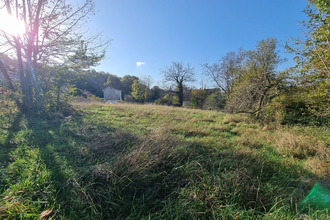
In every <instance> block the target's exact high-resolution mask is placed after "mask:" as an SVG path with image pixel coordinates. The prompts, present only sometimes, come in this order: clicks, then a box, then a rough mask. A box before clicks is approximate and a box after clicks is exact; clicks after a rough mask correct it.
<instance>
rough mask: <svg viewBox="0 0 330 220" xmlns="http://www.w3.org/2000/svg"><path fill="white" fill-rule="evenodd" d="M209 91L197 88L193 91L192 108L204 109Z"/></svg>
mask: <svg viewBox="0 0 330 220" xmlns="http://www.w3.org/2000/svg"><path fill="white" fill-rule="evenodd" d="M207 96H208V93H207V91H206V90H205V89H196V90H192V91H191V95H190V106H191V107H192V108H199V109H203V106H204V103H205V101H206V98H207Z"/></svg>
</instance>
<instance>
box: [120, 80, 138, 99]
mask: <svg viewBox="0 0 330 220" xmlns="http://www.w3.org/2000/svg"><path fill="white" fill-rule="evenodd" d="M135 80H136V81H139V78H138V77H136V76H131V75H125V76H123V77H122V78H121V79H120V82H121V85H122V90H123V93H124V96H125V95H129V94H131V92H132V85H133V83H134V81H135Z"/></svg>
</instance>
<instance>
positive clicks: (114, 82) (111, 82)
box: [104, 74, 123, 90]
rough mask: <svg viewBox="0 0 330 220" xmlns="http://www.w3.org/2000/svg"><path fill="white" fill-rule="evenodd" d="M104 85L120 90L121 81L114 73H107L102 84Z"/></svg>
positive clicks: (121, 86) (121, 87)
mask: <svg viewBox="0 0 330 220" xmlns="http://www.w3.org/2000/svg"><path fill="white" fill-rule="evenodd" d="M104 85H105V86H110V87H112V88H114V89H118V90H122V89H123V85H122V83H121V79H120V77H118V76H116V75H114V74H109V76H108V79H107V82H106V83H105V84H104Z"/></svg>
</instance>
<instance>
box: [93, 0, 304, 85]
mask: <svg viewBox="0 0 330 220" xmlns="http://www.w3.org/2000/svg"><path fill="white" fill-rule="evenodd" d="M95 2H96V10H95V12H96V14H95V15H94V16H92V17H91V18H90V22H89V31H91V32H94V33H97V32H102V35H103V38H105V39H111V40H112V42H111V45H110V47H109V48H108V51H107V56H106V58H105V60H103V61H102V63H101V65H99V66H98V67H96V68H95V69H96V70H100V71H101V70H102V71H105V72H109V73H112V74H115V75H117V76H124V75H127V74H129V75H136V76H141V75H151V76H152V77H153V79H154V83H155V84H157V83H158V82H159V81H160V80H161V79H162V77H161V70H162V69H164V68H165V67H166V66H169V65H171V63H172V62H173V61H180V62H183V63H189V64H190V65H191V66H193V67H194V68H195V72H196V75H197V76H198V77H197V81H196V83H195V86H197V87H198V86H199V81H200V79H201V78H203V77H202V76H201V75H202V68H201V66H200V64H202V63H205V62H207V61H208V62H210V63H213V62H215V61H217V60H218V59H220V58H221V57H222V56H224V55H225V54H226V53H227V52H229V51H237V50H238V49H239V48H240V47H242V48H243V49H252V48H254V47H255V45H256V42H257V41H260V40H263V39H266V38H267V37H275V38H277V39H278V40H279V42H280V43H282V44H284V43H285V42H286V41H288V40H289V39H291V38H294V37H297V36H299V35H300V34H301V29H302V27H301V25H298V22H299V21H302V20H305V19H306V17H305V14H304V13H303V12H302V10H303V9H304V8H305V7H306V5H307V1H306V0H95ZM279 49H280V50H282V51H284V49H282V48H279ZM281 55H282V57H287V58H288V59H289V61H288V62H287V64H285V65H282V66H281V68H285V67H286V66H290V65H293V62H292V61H291V59H292V55H289V54H285V53H281ZM137 62H140V65H137Z"/></svg>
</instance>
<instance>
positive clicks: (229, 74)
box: [203, 50, 243, 97]
mask: <svg viewBox="0 0 330 220" xmlns="http://www.w3.org/2000/svg"><path fill="white" fill-rule="evenodd" d="M242 60H243V51H242V50H240V51H239V52H238V53H236V52H228V53H227V54H226V55H225V56H224V57H222V58H221V60H220V63H214V64H212V65H211V64H208V63H205V64H203V68H204V74H205V75H207V76H209V77H211V79H212V80H213V81H214V82H215V83H216V85H217V86H218V87H219V88H220V89H221V90H222V91H223V92H224V93H225V95H226V97H229V96H230V94H231V92H232V87H233V82H234V79H235V77H236V75H237V74H238V73H239V72H240V70H241V65H242Z"/></svg>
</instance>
